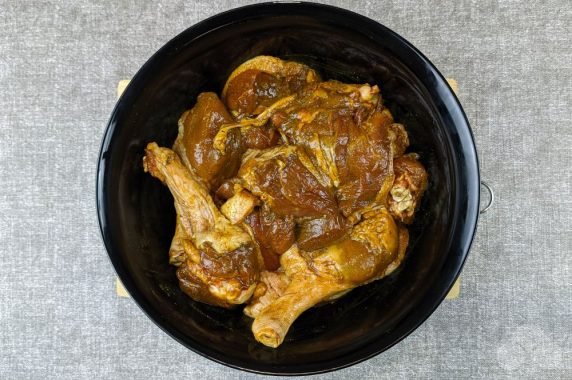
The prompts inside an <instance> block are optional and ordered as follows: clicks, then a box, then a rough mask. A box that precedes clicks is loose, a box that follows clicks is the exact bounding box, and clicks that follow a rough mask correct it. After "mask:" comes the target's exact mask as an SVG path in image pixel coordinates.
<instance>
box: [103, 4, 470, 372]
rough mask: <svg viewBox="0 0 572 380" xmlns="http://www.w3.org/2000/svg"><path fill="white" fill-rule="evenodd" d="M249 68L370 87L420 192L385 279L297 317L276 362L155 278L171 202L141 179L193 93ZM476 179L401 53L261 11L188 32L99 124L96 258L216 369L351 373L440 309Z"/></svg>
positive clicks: (169, 273)
mask: <svg viewBox="0 0 572 380" xmlns="http://www.w3.org/2000/svg"><path fill="white" fill-rule="evenodd" d="M260 54H269V55H276V56H279V57H281V58H287V59H293V60H298V61H301V62H304V63H307V64H309V65H311V66H312V67H313V68H314V69H316V70H318V71H319V72H320V74H321V75H322V77H323V78H327V79H339V80H342V81H347V82H369V83H372V84H378V85H379V86H380V88H381V92H382V94H383V96H384V98H385V101H386V104H387V105H388V106H389V108H390V109H391V111H392V113H393V115H394V116H395V118H396V120H397V121H399V122H403V123H405V124H406V126H407V129H408V131H409V134H410V138H411V141H412V146H411V150H412V151H416V152H419V153H420V154H421V157H422V161H423V162H424V164H425V165H426V167H427V169H428V171H429V176H430V184H429V189H428V191H427V193H426V195H425V198H424V203H423V205H422V208H421V210H420V212H419V214H418V217H417V219H416V221H415V223H414V225H413V226H412V228H411V230H410V231H411V244H410V248H409V252H408V256H407V259H406V260H405V262H404V263H403V264H402V267H401V268H400V269H399V270H398V271H397V272H396V273H395V274H394V275H392V276H390V277H389V278H387V279H384V280H381V281H378V282H376V283H373V284H370V285H368V286H364V287H361V288H358V289H356V290H354V291H352V292H351V293H350V294H349V295H347V296H345V297H343V298H342V299H340V300H338V301H336V302H335V303H333V304H328V305H325V306H321V307H317V308H315V309H312V310H310V311H308V312H306V313H305V314H303V315H302V316H301V317H300V318H299V319H298V320H297V321H296V323H295V324H294V326H293V327H292V328H291V330H290V332H289V334H288V336H287V337H286V340H285V342H284V344H283V345H282V346H280V347H279V348H278V349H271V348H267V347H264V346H262V345H260V344H258V343H257V342H255V341H254V338H253V337H252V334H251V332H250V323H251V321H250V320H249V318H247V317H245V316H243V315H242V313H241V310H233V311H228V310H223V309H219V308H216V307H211V306H207V305H203V304H199V303H196V302H193V301H192V300H191V299H189V298H188V297H186V296H185V295H184V294H183V293H182V292H181V291H180V290H179V288H178V284H177V279H176V277H175V270H174V268H173V267H171V266H170V265H169V264H168V256H167V252H168V247H169V244H170V239H171V237H172V234H173V231H174V215H175V214H174V208H173V205H172V198H171V195H170V194H169V191H168V190H167V188H166V187H163V186H162V185H161V184H160V183H159V182H158V181H156V180H155V179H153V178H151V176H149V175H147V174H145V173H143V170H142V167H141V157H142V154H143V147H144V146H145V144H146V143H147V142H149V141H157V142H158V143H159V144H162V145H167V146H169V145H171V144H172V142H173V140H174V138H175V136H176V133H177V119H178V118H179V116H180V115H181V113H182V112H183V111H184V110H185V109H187V108H189V107H191V106H192V105H193V103H194V102H195V99H196V96H197V95H198V94H199V93H200V92H202V91H215V92H219V93H220V90H221V89H222V86H223V84H224V80H225V78H226V77H227V76H228V74H230V72H231V71H232V69H233V68H234V67H236V66H237V65H238V64H240V63H241V62H243V61H245V60H247V59H249V58H251V57H254V56H256V55H260ZM478 204H479V171H478V162H477V157H476V152H475V147H474V142H473V138H472V135H471V132H470V129H469V125H468V123H467V120H466V118H465V115H464V113H463V111H462V109H461V107H460V105H459V104H458V102H457V100H456V98H455V96H454V95H453V93H452V91H451V89H450V88H449V87H448V85H447V84H446V82H445V80H444V79H443V77H442V76H441V75H440V74H439V73H438V72H437V70H436V69H435V68H434V67H433V66H432V65H431V64H430V63H429V62H428V61H427V60H426V58H424V57H423V56H422V55H421V54H420V53H419V52H418V51H417V50H415V49H414V48H413V47H412V46H411V45H409V44H408V43H407V42H406V41H405V40H403V39H402V38H400V37H399V36H397V35H396V34H394V33H393V32H391V31H390V30H388V29H386V28H385V27H383V26H381V25H379V24H378V23H375V22H373V21H371V20H369V19H367V18H365V17H362V16H359V15H357V14H354V13H351V12H348V11H345V10H341V9H338V8H332V7H328V6H323V5H316V4H262V5H255V6H250V7H245V8H239V9H236V10H233V11H230V12H226V13H223V14H221V15H218V16H215V17H213V18H211V19H208V20H206V21H204V22H202V23H199V24H197V25H195V26H193V27H191V28H189V29H188V30H186V31H185V32H183V33H182V34H180V35H179V36H177V37H176V38H175V39H173V40H172V41H171V42H169V43H168V44H167V45H165V47H163V48H162V49H161V50H159V52H157V53H156V54H155V55H154V56H153V57H152V58H151V59H150V60H149V61H148V62H147V63H146V64H145V65H144V66H143V67H142V69H141V70H140V71H139V72H138V73H137V75H136V76H135V77H134V78H133V80H132V81H131V84H130V85H129V87H128V88H127V90H126V91H125V93H124V94H123V96H122V98H121V99H120V101H119V102H118V104H117V106H116V108H115V110H114V111H113V114H112V116H111V119H110V122H109V126H108V129H107V132H106V135H105V137H104V140H103V144H102V148H101V156H100V162H99V168H98V177H97V207H98V213H99V220H100V225H101V230H102V234H103V238H104V241H105V245H106V248H107V250H108V252H109V256H110V258H111V261H112V262H113V265H114V266H115V269H116V270H117V273H118V274H119V276H120V278H121V280H122V281H123V283H124V285H125V287H126V288H127V290H128V291H129V292H130V294H131V295H132V297H133V298H134V299H135V301H136V302H137V303H138V304H139V305H140V306H141V308H142V309H143V310H144V311H145V312H146V313H147V315H149V317H150V318H152V319H153V320H154V321H155V322H156V323H157V324H158V325H159V326H160V327H161V328H162V329H163V330H165V331H166V332H168V333H169V334H170V335H172V336H173V337H174V338H175V339H177V340H178V341H180V342H181V343H182V344H184V345H186V346H187V347H189V348H190V349H192V350H194V351H196V352H198V353H200V354H202V355H204V356H207V357H209V358H211V359H213V360H216V361H219V362H221V363H224V364H227V365H230V366H233V367H237V368H242V369H246V370H250V371H256V372H266V373H282V374H300V373H314V372H322V371H328V370H333V369H337V368H341V367H344V366H347V365H351V364H353V363H356V362H359V361H361V360H364V359H366V358H368V357H371V356H373V355H375V354H377V353H379V352H381V351H383V350H385V349H387V348H389V347H391V346H392V345H393V344H395V343H396V342H398V341H399V340H401V339H402V338H404V337H405V336H407V335H408V334H409V333H410V332H411V331H412V330H414V329H415V328H416V327H417V326H418V325H419V324H420V323H422V322H423V321H424V320H425V319H426V318H427V317H428V316H429V315H430V314H431V313H432V312H433V310H434V309H435V308H436V307H437V305H438V304H439V303H440V302H441V301H442V299H443V298H444V297H445V295H446V293H447V291H448V290H449V288H450V287H451V285H452V284H453V282H454V280H455V278H456V277H457V276H458V274H459V272H460V270H461V267H462V265H463V262H464V260H465V258H466V255H467V253H468V250H469V247H470V244H471V241H472V238H473V235H474V232H475V228H476V222H477V216H478Z"/></svg>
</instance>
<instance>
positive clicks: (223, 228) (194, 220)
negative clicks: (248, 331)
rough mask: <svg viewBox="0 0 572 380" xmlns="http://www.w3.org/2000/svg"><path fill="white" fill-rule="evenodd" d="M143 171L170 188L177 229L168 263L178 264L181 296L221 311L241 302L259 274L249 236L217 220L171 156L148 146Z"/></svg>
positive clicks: (198, 186) (203, 192) (207, 199)
mask: <svg viewBox="0 0 572 380" xmlns="http://www.w3.org/2000/svg"><path fill="white" fill-rule="evenodd" d="M143 165H144V168H145V171H147V172H149V173H150V174H151V175H153V176H154V177H156V178H158V179H159V180H161V181H162V182H163V183H164V184H166V185H167V186H168V187H169V190H170V191H171V194H173V197H174V199H175V209H176V211H177V215H178V218H179V220H178V222H179V223H178V228H177V231H176V235H175V238H176V240H175V241H174V242H173V244H172V246H171V250H172V251H173V252H174V253H173V254H171V257H172V259H171V260H175V261H176V262H177V263H180V264H179V269H178V270H177V277H178V278H179V281H180V285H181V288H182V289H183V291H185V292H186V293H187V294H188V295H190V296H191V297H192V298H193V299H195V300H197V301H201V302H205V303H209V304H213V305H218V306H223V307H232V306H233V305H236V304H241V303H244V302H246V301H247V300H248V299H249V298H250V296H251V295H252V293H253V291H254V288H255V286H256V283H257V281H258V278H259V268H260V263H259V260H260V258H259V255H258V248H257V245H256V243H255V242H254V241H253V239H252V237H251V236H250V234H249V233H248V232H247V231H246V230H245V229H244V228H242V227H241V226H239V225H234V224H232V223H231V222H230V221H229V220H228V219H227V218H225V217H224V215H222V214H221V212H220V211H219V210H218V209H217V208H216V206H215V204H214V202H213V200H212V199H211V196H210V194H209V192H208V189H207V188H206V187H205V186H204V185H203V184H202V183H201V182H199V181H198V180H197V179H196V178H195V176H194V174H193V173H192V172H191V171H190V170H188V169H187V168H185V167H184V166H183V164H182V163H181V160H180V159H179V157H178V156H177V155H176V154H175V152H173V151H172V150H170V149H167V148H160V147H159V146H158V145H157V144H155V143H150V144H148V145H147V148H146V149H145V157H144V158H143ZM185 237H188V240H187V239H186V238H185ZM177 239H180V240H177ZM181 247H182V248H183V250H184V251H185V256H186V260H184V261H183V260H181V259H180V256H181V254H180V250H181ZM176 252H179V253H178V254H177V253H176Z"/></svg>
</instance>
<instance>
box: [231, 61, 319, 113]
mask: <svg viewBox="0 0 572 380" xmlns="http://www.w3.org/2000/svg"><path fill="white" fill-rule="evenodd" d="M318 80H319V78H318V75H317V74H316V72H315V71H314V70H312V69H310V68H309V67H308V66H306V65H303V64H301V63H298V62H291V61H283V60H281V59H279V58H275V57H270V56H265V55H261V56H258V57H254V58H252V59H250V60H248V61H246V62H244V63H243V64H241V65H240V66H238V67H237V68H236V69H235V70H234V71H233V72H232V73H231V74H230V76H229V78H228V80H227V81H226V84H225V86H224V89H223V90H222V96H223V98H224V100H225V102H226V105H227V107H228V109H229V110H230V112H231V113H232V114H233V115H234V116H236V117H238V118H239V119H240V118H242V117H245V116H255V115H259V114H260V113H262V111H264V110H265V109H266V108H268V107H269V106H270V105H272V104H273V103H275V102H276V101H277V100H279V99H281V98H284V97H286V96H289V95H291V94H294V93H296V92H299V91H301V90H302V89H303V88H304V87H306V86H308V85H311V84H313V83H316V82H317V81H318Z"/></svg>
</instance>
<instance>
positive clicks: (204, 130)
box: [144, 56, 428, 347]
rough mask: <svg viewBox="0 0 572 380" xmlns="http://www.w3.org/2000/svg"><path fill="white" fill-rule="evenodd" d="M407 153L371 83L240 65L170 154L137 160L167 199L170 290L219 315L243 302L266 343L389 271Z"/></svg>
mask: <svg viewBox="0 0 572 380" xmlns="http://www.w3.org/2000/svg"><path fill="white" fill-rule="evenodd" d="M227 108H228V110H227ZM408 146H409V137H408V135H407V132H406V130H405V127H404V126H403V125H402V124H398V123H395V122H394V119H393V116H392V114H391V112H390V111H389V109H388V108H386V107H385V106H384V104H383V99H382V97H381V94H380V93H379V88H378V87H377V86H371V85H369V84H345V83H340V82H337V81H324V82H322V81H320V79H319V78H318V75H317V74H316V72H314V71H313V70H312V69H310V68H309V67H307V66H305V65H303V64H299V63H296V62H287V61H283V60H280V59H278V58H274V57H268V56H260V57H256V58H253V59H252V60H250V61H247V62H245V63H244V64H242V65H240V66H239V67H238V68H237V69H236V70H235V71H233V73H232V74H231V75H230V77H229V79H228V80H227V82H226V84H225V87H224V90H223V92H222V101H221V100H219V98H218V97H217V96H216V95H215V94H213V93H204V94H201V95H200V96H199V98H198V100H197V104H196V105H195V107H193V109H192V110H190V111H187V112H186V113H185V114H183V116H182V117H181V119H180V121H179V135H178V137H177V140H176V141H175V144H174V146H173V149H174V150H175V152H176V154H175V152H173V151H170V150H169V149H165V148H159V147H158V146H157V145H156V144H149V145H148V147H147V150H146V156H145V159H144V164H145V169H146V170H147V171H149V172H150V173H151V174H152V175H153V176H155V177H157V178H159V179H160V180H161V181H163V182H164V183H165V184H166V185H167V186H169V189H170V190H171V193H172V194H173V196H174V198H175V208H176V211H177V227H176V230H175V235H174V237H173V241H172V244H171V247H170V250H169V257H170V262H171V263H172V264H173V265H175V266H177V267H178V270H177V276H178V278H179V280H180V283H181V288H182V289H183V290H184V291H185V292H186V293H187V294H188V295H190V296H191V297H192V298H194V299H195V300H198V301H201V302H207V303H211V304H214V305H219V306H223V307H231V306H233V305H236V304H239V303H245V302H247V301H249V298H250V297H251V298H250V301H249V303H248V305H247V307H246V308H245V309H244V312H245V313H246V314H247V315H249V316H251V317H252V318H254V323H253V325H252V331H253V333H254V336H255V338H256V339H257V340H258V341H259V342H261V343H263V344H265V345H267V346H270V347H277V346H278V345H280V344H281V343H282V341H283V340H284V337H285V335H286V333H287V331H288V329H289V328H290V326H291V324H292V323H293V322H294V321H295V320H296V318H297V317H298V316H299V315H300V314H301V313H303V312H304V311H305V310H307V309H308V308H311V307H313V306H314V305H317V304H320V303H322V302H327V301H331V300H333V299H335V298H338V297H340V296H342V295H343V294H346V293H347V292H349V291H350V290H351V289H353V288H355V287H357V286H361V285H364V284H367V283H369V282H371V281H375V280H377V279H380V278H382V277H384V276H387V275H388V274H389V273H391V272H392V271H394V270H395V269H396V268H397V267H398V266H399V265H400V263H401V262H402V260H403V258H404V256H405V251H406V247H407V244H408V240H409V234H408V231H407V228H406V227H405V224H409V223H411V222H412V220H413V218H414V215H415V212H416V211H417V209H418V208H419V204H420V201H421V198H422V196H423V193H424V191H425V189H426V188H427V183H428V177H427V172H426V171H425V169H424V168H423V166H422V164H421V163H420V161H419V158H418V156H417V155H416V154H406V153H405V152H406V151H407V148H408ZM177 154H178V156H177ZM181 161H182V162H181ZM211 195H212V197H213V198H211ZM213 199H214V200H213ZM215 202H216V204H215ZM216 205H219V206H220V211H219V209H218V208H217V207H216Z"/></svg>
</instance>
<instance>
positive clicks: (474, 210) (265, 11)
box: [95, 1, 480, 376]
mask: <svg viewBox="0 0 572 380" xmlns="http://www.w3.org/2000/svg"><path fill="white" fill-rule="evenodd" d="M314 11H315V12H325V13H329V14H335V15H336V17H342V16H343V17H344V18H346V19H347V20H348V26H351V25H350V23H349V20H351V21H352V24H353V23H354V22H355V24H354V25H360V26H361V27H362V28H363V26H364V25H365V26H366V27H367V28H368V29H370V30H374V31H377V32H380V33H383V34H385V35H390V36H391V37H392V38H393V39H394V40H395V41H396V42H397V43H398V44H400V45H401V46H400V48H402V49H405V50H408V51H409V54H411V55H412V57H413V58H415V59H416V60H418V61H419V62H420V64H422V66H424V68H425V69H426V70H427V71H428V74H430V75H432V76H433V78H434V79H435V83H434V84H433V85H434V86H436V87H437V92H439V96H440V97H441V100H442V101H443V103H444V104H445V106H446V108H447V111H448V112H449V113H450V115H451V117H452V118H453V119H455V121H454V124H455V126H456V127H457V129H459V128H460V129H464V130H463V132H464V133H463V134H462V136H460V138H461V140H462V144H461V145H462V147H461V148H462V151H463V157H464V158H465V160H464V162H463V163H462V164H463V165H464V167H465V168H468V172H470V173H471V175H469V176H467V187H468V190H467V200H466V203H467V210H466V211H467V212H466V213H465V214H464V215H458V216H457V217H459V218H463V223H461V224H462V225H461V226H459V223H457V224H456V225H455V227H454V228H455V231H457V230H460V231H459V232H458V233H457V235H455V236H457V237H458V238H459V239H460V243H462V247H460V248H459V250H460V251H461V254H460V256H459V257H458V259H457V261H456V263H454V267H453V268H450V272H453V273H454V276H451V277H450V278H451V279H450V281H449V283H448V284H446V285H444V286H440V288H439V289H436V290H434V293H436V295H433V297H432V298H431V301H432V302H431V303H430V305H429V306H428V307H426V309H425V310H426V314H424V315H422V317H421V318H418V320H417V321H416V323H412V324H411V325H410V326H409V327H408V328H407V329H405V330H404V331H403V332H402V333H401V335H400V336H398V337H397V338H395V339H394V340H393V341H392V342H391V343H390V344H388V345H384V346H382V347H381V348H380V347H377V348H376V347H373V348H372V345H371V344H369V345H367V346H365V348H360V350H359V351H360V353H361V354H360V355H358V356H355V355H352V357H351V358H347V357H341V358H336V364H334V365H331V366H325V365H324V364H323V363H320V362H316V363H314V364H310V365H306V367H305V368H304V369H303V370H290V368H286V367H284V366H279V367H275V366H274V367H273V366H268V365H267V366H265V367H264V368H263V369H257V368H253V367H249V366H247V365H244V364H240V362H241V361H240V360H238V361H233V360H229V358H228V357H223V356H222V355H217V354H213V353H212V352H211V353H208V352H205V349H204V347H202V349H201V348H197V347H195V346H193V345H191V344H189V342H188V340H189V338H188V337H185V336H184V335H183V334H180V333H178V332H177V331H172V330H171V329H170V328H168V327H167V326H164V325H163V324H162V323H161V318H160V315H159V314H158V313H157V312H156V311H155V310H154V309H153V307H152V306H151V305H150V304H149V303H148V302H147V301H146V299H145V298H144V297H143V296H142V295H141V294H140V293H139V291H138V290H137V287H136V286H135V284H134V282H133V281H132V280H131V279H130V278H129V276H128V271H127V269H126V268H125V267H124V264H123V263H122V261H121V259H120V257H119V255H118V254H114V253H113V252H114V248H113V246H112V242H111V236H110V235H109V231H108V227H107V226H108V224H109V222H108V221H109V220H110V219H109V215H108V213H107V211H106V205H105V193H106V190H105V187H104V185H105V183H106V181H105V178H104V177H105V173H106V168H107V164H106V159H107V157H106V156H107V153H108V150H109V148H110V145H111V141H112V136H113V135H114V134H115V130H116V128H117V126H118V124H117V121H116V118H117V116H118V114H119V113H120V112H121V110H122V108H123V107H124V106H123V103H124V102H125V101H126V100H127V99H130V98H132V97H133V96H134V95H135V93H136V92H137V90H138V88H137V87H138V83H139V81H140V80H142V79H143V77H145V76H146V75H147V74H146V73H147V72H149V71H151V69H152V67H153V66H155V65H158V64H160V63H161V62H162V61H163V60H165V59H166V58H165V57H164V56H165V53H166V52H167V51H169V50H171V49H172V48H173V47H174V46H177V45H180V44H181V42H182V41H186V43H190V42H191V41H192V40H195V39H197V38H199V37H201V36H202V35H204V34H207V33H209V32H211V31H213V30H215V29H218V28H220V27H223V26H228V25H232V24H235V23H237V22H243V21H246V20H253V19H256V18H262V17H272V16H276V15H280V14H281V12H286V14H292V13H297V14H301V15H305V16H310V13H309V12H314ZM282 14H284V13H282ZM358 22H359V23H358ZM352 29H353V30H356V29H355V28H352ZM368 37H369V38H372V39H374V40H375V38H376V36H375V33H374V35H368ZM479 184H480V170H479V160H478V154H477V150H476V145H475V139H474V136H473V133H472V130H471V128H470V125H469V121H468V119H467V116H466V114H465V112H464V110H463V108H462V106H461V104H460V103H459V100H458V98H457V96H456V95H455V93H454V92H453V90H452V89H451V87H450V86H449V84H448V83H447V81H446V79H445V78H444V76H443V75H442V74H441V73H440V72H439V71H438V70H437V68H436V67H435V66H434V65H433V64H432V63H431V61H429V59H428V58H427V57H426V56H425V55H424V54H423V53H421V52H420V51H419V50H418V49H417V48H415V46H413V45H412V44H411V43H409V42H408V41H407V40H406V39H405V38H403V37H401V36H400V35H399V34H397V33H395V32H394V31H392V30H391V29H389V28H387V27H386V26H384V25H382V24H381V23H379V22H377V21H375V20H372V19H370V18H368V17H366V16H363V15H361V14H358V13H355V12H353V11H350V10H347V9H344V8H340V7H335V6H331V5H325V4H318V3H310V2H298V1H295V2H265V3H259V4H252V5H246V6H241V7H237V8H233V9H229V10H226V11H224V12H221V13H218V14H216V15H214V16H211V17H209V18H206V19H204V20H203V21H200V22H198V23H196V24H194V25H192V26H190V27H189V28H187V29H185V30H184V31H182V32H180V33H179V34H178V35H176V36H175V37H173V38H172V39H171V40H169V41H168V42H167V43H165V44H164V45H163V46H162V47H161V48H159V49H158V50H157V51H156V52H155V53H154V54H153V55H152V56H151V57H150V58H149V59H148V60H147V61H146V62H145V63H144V64H143V65H142V66H141V68H140V69H139V70H138V71H137V73H136V74H135V75H134V76H133V78H132V79H131V81H130V82H129V85H128V86H127V88H126V89H125V91H124V92H123V94H122V95H121V97H119V99H118V100H117V102H116V104H115V106H114V108H113V111H112V113H111V116H110V118H109V121H108V123H107V127H106V129H105V132H104V135H103V137H102V140H101V146H100V150H99V156H98V164H97V172H96V181H95V187H96V198H95V203H96V204H95V206H96V210H97V217H98V225H99V230H100V236H101V238H102V242H103V244H104V246H105V248H106V251H107V253H108V257H109V260H110V261H111V263H112V265H113V267H114V269H115V271H116V273H117V275H118V277H119V279H120V280H121V281H122V283H123V285H124V287H125V289H126V290H127V291H128V292H129V294H130V295H131V298H133V300H134V301H135V303H136V304H137V306H138V307H139V308H140V309H141V310H142V311H143V312H144V313H145V315H147V317H149V318H150V319H151V320H152V321H153V322H154V323H155V324H156V325H157V326H158V327H159V328H160V329H161V330H163V331H164V332H165V333H167V334H168V335H169V336H170V337H172V338H173V339H175V340H176V341H177V342H179V343H180V344H182V345H183V346H185V347H186V348H188V349H190V350H191V351H193V352H195V353H197V354H199V355H201V356H203V357H205V358H207V359H210V360H213V361H215V362H217V363H220V364H223V365H225V366H227V367H230V368H234V369H239V370H243V371H248V372H252V373H257V374H265V375H288V376H299V375H312V374H319V373H326V372H331V371H336V370H339V369H342V368H346V367H349V366H352V365H355V364H358V363H360V362H363V361H365V360H368V359H370V358H372V357H374V356H376V355H378V354H380V353H382V352H384V351H386V350H388V349H389V348H391V347H393V346H394V345H395V344H397V343H399V342H400V341H401V340H403V339H404V338H405V337H407V336H409V335H410V334H411V333H412V332H413V331H414V330H416V329H417V328H418V327H419V326H420V325H421V324H423V323H424V322H425V321H426V320H427V319H428V318H429V316H431V315H432V314H433V312H434V311H435V310H436V309H437V307H438V306H439V305H440V304H441V302H442V301H443V300H444V299H445V296H446V295H447V294H448V292H449V290H450V289H451V288H452V286H453V284H454V283H455V281H456V280H457V278H458V276H459V275H460V273H461V270H462V268H463V265H464V263H465V261H466V258H467V256H468V253H469V250H470V247H471V245H472V242H473V240H474V237H475V234H476V230H477V223H478V218H479V210H478V207H479V204H480V187H479V186H480V185H479ZM427 297H428V296H426V297H425V298H427ZM198 346H200V345H198ZM207 351H208V350H207ZM231 359H232V358H231Z"/></svg>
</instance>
